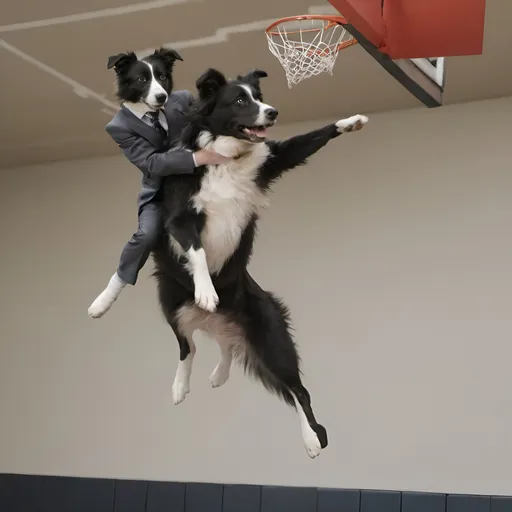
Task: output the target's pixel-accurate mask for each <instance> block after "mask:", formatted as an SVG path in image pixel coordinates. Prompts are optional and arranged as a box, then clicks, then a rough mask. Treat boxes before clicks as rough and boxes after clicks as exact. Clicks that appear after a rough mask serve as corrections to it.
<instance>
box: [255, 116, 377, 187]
mask: <svg viewBox="0 0 512 512" xmlns="http://www.w3.org/2000/svg"><path fill="white" fill-rule="evenodd" d="M367 122H368V118H367V117H366V116H362V115H359V114H358V115H355V116H352V117H349V118H347V119H341V120H340V121H337V122H336V123H333V124H329V125H327V126H324V127H323V128H320V129H319V130H314V131H312V132H309V133H305V134H303V135H297V136H295V137H292V138H290V139H288V140H285V141H282V142H276V141H269V142H268V143H267V144H268V146H269V148H270V153H271V155H270V158H269V159H268V161H267V162H266V163H265V165H264V167H263V169H262V172H261V176H260V185H261V186H262V187H263V188H266V187H268V186H269V185H270V184H271V183H272V182H273V181H275V180H277V179H278V178H279V177H280V176H281V174H282V173H283V172H285V171H288V170H290V169H293V168H294V167H297V166H299V165H303V164H305V163H306V161H307V159H308V158H309V157H310V156H311V155H313V154H315V153H316V152H317V151H318V150H319V149H321V148H323V147H324V146H325V145H326V144H327V143H328V142H329V141H330V140H331V139H334V138H336V137H338V136H339V135H341V134H342V133H345V132H353V131H358V130H360V129H361V128H362V127H363V126H364V125H365V124H366V123H367Z"/></svg>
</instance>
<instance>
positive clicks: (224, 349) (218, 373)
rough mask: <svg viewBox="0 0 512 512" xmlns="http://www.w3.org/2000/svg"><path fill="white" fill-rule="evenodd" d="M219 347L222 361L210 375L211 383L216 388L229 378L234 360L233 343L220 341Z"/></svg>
mask: <svg viewBox="0 0 512 512" xmlns="http://www.w3.org/2000/svg"><path fill="white" fill-rule="evenodd" d="M219 348H220V361H219V364H218V365H217V366H216V367H215V370H213V372H212V374H211V375H210V384H211V385H212V387H214V388H218V387H220V386H222V385H223V384H225V383H226V381H227V380H228V379H229V371H230V369H231V362H232V360H233V345H231V344H229V343H223V342H222V341H220V342H219Z"/></svg>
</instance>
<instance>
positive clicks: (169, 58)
mask: <svg viewBox="0 0 512 512" xmlns="http://www.w3.org/2000/svg"><path fill="white" fill-rule="evenodd" d="M153 57H158V58H160V59H162V60H163V61H164V62H165V65H166V66H168V67H169V68H172V66H173V64H174V61H176V60H181V61H182V62H183V59H182V58H181V55H180V54H179V53H178V52H177V51H176V50H173V49H171V48H160V49H158V50H155V51H154V53H153Z"/></svg>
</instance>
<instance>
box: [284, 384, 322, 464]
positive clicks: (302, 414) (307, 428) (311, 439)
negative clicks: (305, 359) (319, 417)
mask: <svg viewBox="0 0 512 512" xmlns="http://www.w3.org/2000/svg"><path fill="white" fill-rule="evenodd" d="M299 382H300V379H299ZM290 391H291V393H292V395H293V399H294V401H295V406H296V408H297V414H298V415H299V419H300V428H301V431H302V439H303V441H304V446H305V448H306V452H307V454H308V455H309V456H310V457H311V458H312V459H314V458H315V457H317V456H318V455H320V451H321V450H322V448H325V447H326V446H327V431H326V430H325V428H324V427H323V426H322V425H320V424H319V423H317V421H316V419H315V415H314V414H313V409H312V408H311V398H310V396H309V392H308V390H307V389H306V388H305V387H304V386H303V385H302V384H301V383H299V384H298V385H295V386H292V387H291V388H290Z"/></svg>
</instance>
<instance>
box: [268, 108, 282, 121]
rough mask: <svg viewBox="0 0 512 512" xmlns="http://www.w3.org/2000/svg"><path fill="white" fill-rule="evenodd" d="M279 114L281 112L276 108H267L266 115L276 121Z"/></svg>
mask: <svg viewBox="0 0 512 512" xmlns="http://www.w3.org/2000/svg"><path fill="white" fill-rule="evenodd" d="M277 114H279V112H278V111H277V110H276V109H275V108H269V109H267V110H265V115H266V116H267V117H268V118H269V119H270V120H271V121H275V120H276V117H277Z"/></svg>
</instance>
